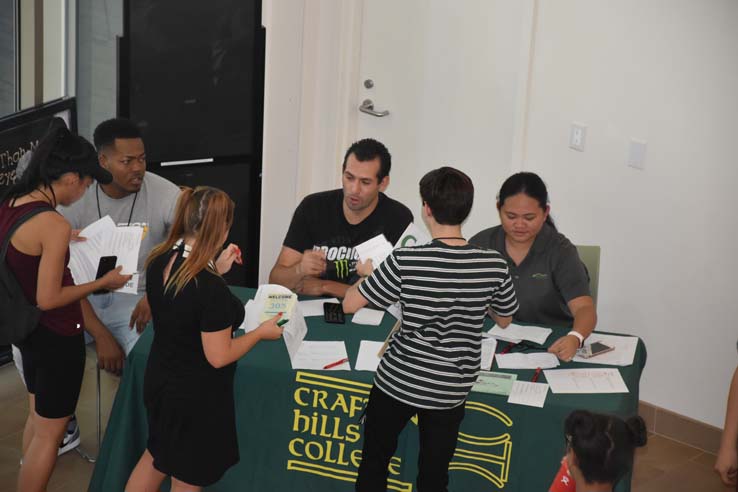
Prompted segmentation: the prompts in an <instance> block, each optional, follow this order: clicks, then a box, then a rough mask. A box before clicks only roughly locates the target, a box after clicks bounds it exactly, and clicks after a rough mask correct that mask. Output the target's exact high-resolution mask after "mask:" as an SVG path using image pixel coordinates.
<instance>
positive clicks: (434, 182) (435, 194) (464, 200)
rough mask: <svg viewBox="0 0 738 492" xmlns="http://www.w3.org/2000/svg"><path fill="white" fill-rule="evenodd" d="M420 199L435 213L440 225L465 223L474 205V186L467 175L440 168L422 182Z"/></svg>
mask: <svg viewBox="0 0 738 492" xmlns="http://www.w3.org/2000/svg"><path fill="white" fill-rule="evenodd" d="M420 198H421V199H422V200H423V202H424V203H427V204H428V206H429V207H430V209H431V211H432V212H433V218H434V219H435V220H436V222H438V223H439V224H443V225H458V224H461V223H462V222H464V220H466V218H467V217H468V216H469V212H471V208H472V204H473V203H474V184H473V183H472V180H471V179H470V178H469V176H467V175H466V174H464V173H462V172H461V171H459V170H458V169H454V168H453V167H448V166H446V167H439V168H438V169H434V170H433V171H431V172H429V173H428V174H426V175H425V176H423V179H421V180H420Z"/></svg>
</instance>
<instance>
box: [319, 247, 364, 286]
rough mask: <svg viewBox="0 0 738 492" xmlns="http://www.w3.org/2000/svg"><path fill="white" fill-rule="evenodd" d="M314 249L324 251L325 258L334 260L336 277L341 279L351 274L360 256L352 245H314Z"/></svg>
mask: <svg viewBox="0 0 738 492" xmlns="http://www.w3.org/2000/svg"><path fill="white" fill-rule="evenodd" d="M313 249H314V250H316V251H323V253H325V259H326V260H328V261H330V262H333V266H334V267H335V270H336V278H337V279H339V280H345V279H348V278H349V277H350V276H351V270H352V268H353V266H354V264H355V263H356V260H358V258H359V253H358V251H356V250H355V249H354V248H352V247H351V246H314V247H313Z"/></svg>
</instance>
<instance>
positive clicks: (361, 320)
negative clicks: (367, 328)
mask: <svg viewBox="0 0 738 492" xmlns="http://www.w3.org/2000/svg"><path fill="white" fill-rule="evenodd" d="M383 317H384V311H378V310H376V309H369V308H361V309H359V310H358V311H356V313H355V314H354V317H353V318H352V319H351V322H352V323H354V324H357V325H371V326H379V325H381V324H382V318H383Z"/></svg>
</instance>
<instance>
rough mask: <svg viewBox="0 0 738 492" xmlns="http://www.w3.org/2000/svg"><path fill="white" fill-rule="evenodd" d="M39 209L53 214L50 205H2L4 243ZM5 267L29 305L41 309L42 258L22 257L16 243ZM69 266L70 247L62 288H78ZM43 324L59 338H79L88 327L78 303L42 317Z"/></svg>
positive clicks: (0, 233)
mask: <svg viewBox="0 0 738 492" xmlns="http://www.w3.org/2000/svg"><path fill="white" fill-rule="evenodd" d="M36 208H48V209H49V210H53V208H51V207H50V206H49V204H48V203H46V202H42V201H37V202H29V203H25V204H23V205H18V206H17V207H10V202H9V201H5V202H4V203H3V204H2V205H0V241H4V240H5V237H6V235H7V234H8V231H9V230H10V229H11V227H13V225H14V224H15V223H16V222H17V221H18V219H20V218H21V216H23V215H25V214H26V212H29V211H31V210H33V209H36ZM5 263H6V264H7V265H8V269H9V270H10V271H11V272H12V273H13V275H15V278H16V279H17V280H18V283H19V284H20V286H21V289H22V290H23V293H24V294H25V295H26V299H28V302H30V303H31V304H33V305H37V304H38V303H37V302H36V287H37V286H38V267H39V263H41V257H40V256H31V255H27V254H25V253H21V252H20V251H18V250H17V249H15V248H14V247H13V244H12V243H10V244H8V252H7V253H6V255H5ZM68 263H69V248H68V247H67V254H66V257H65V258H64V273H63V275H62V286H67V285H74V279H72V272H70V271H69V267H68V266H67V265H68ZM39 324H41V325H43V326H44V327H46V328H48V329H49V330H51V331H53V332H55V333H57V334H59V335H63V336H72V335H78V334H80V333H82V329H83V327H84V323H83V321H82V307H81V306H80V303H79V301H74V302H72V303H70V304H67V305H66V306H61V307H58V308H55V309H50V310H48V311H44V312H43V313H42V314H41V319H40V320H39Z"/></svg>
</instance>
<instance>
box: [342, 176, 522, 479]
mask: <svg viewBox="0 0 738 492" xmlns="http://www.w3.org/2000/svg"><path fill="white" fill-rule="evenodd" d="M420 197H421V199H422V202H423V209H422V216H423V221H424V222H425V224H426V226H427V227H428V229H429V230H430V232H431V235H432V237H433V241H432V242H430V243H428V244H426V245H422V246H416V247H412V248H399V249H396V250H395V251H393V252H392V254H391V255H390V256H389V257H388V258H387V259H386V260H385V261H384V262H383V263H382V264H381V265H380V266H379V267H378V268H377V269H376V270H375V271H374V272H373V273H372V274H371V275H370V276H369V277H368V278H366V279H364V280H363V281H360V282H358V283H357V284H356V285H354V286H353V287H351V289H349V291H348V292H347V293H346V297H345V299H344V301H343V309H344V311H345V312H347V313H353V312H355V311H357V310H358V309H360V308H362V307H364V306H365V305H367V304H369V303H371V304H373V305H375V306H378V307H380V308H383V309H386V308H387V307H389V306H390V305H392V304H394V303H396V302H398V301H399V302H400V304H401V306H402V326H401V328H400V330H399V331H398V332H397V333H395V335H394V336H393V337H392V341H391V343H390V345H389V347H388V349H387V351H386V352H385V354H384V356H383V357H382V360H381V362H380V364H379V367H378V368H377V373H376V376H375V378H374V386H373V387H372V390H371V393H370V395H369V402H368V404H367V408H366V419H365V423H364V446H363V450H362V461H361V465H360V466H359V477H358V479H357V481H356V490H357V491H360V492H364V491H384V490H386V486H387V474H388V472H387V466H388V464H389V461H390V458H391V457H392V455H393V454H394V452H395V449H396V447H397V438H398V436H399V434H400V432H402V429H403V428H404V427H405V424H406V423H407V421H408V420H410V418H411V417H412V416H413V415H415V414H417V415H418V429H419V432H420V455H419V459H418V470H419V471H418V478H417V487H418V490H419V491H420V492H429V491H446V490H447V486H448V465H449V462H450V461H451V458H452V457H453V454H454V450H455V448H456V439H457V435H458V431H459V425H460V424H461V421H462V419H463V418H464V402H465V401H466V397H467V395H468V394H469V391H470V390H471V387H472V385H473V384H474V382H475V381H476V379H477V375H478V373H479V367H480V359H481V339H482V325H483V323H484V318H485V315H486V314H487V312H488V311H489V312H490V314H491V315H492V317H493V319H494V320H495V322H496V323H497V324H499V325H500V326H502V327H506V326H507V325H508V324H509V323H510V321H511V319H512V315H513V314H514V313H515V311H516V310H517V308H518V302H517V299H516V298H515V290H514V288H513V284H512V281H511V279H510V274H509V272H508V267H507V263H506V262H505V259H504V258H503V257H502V256H501V255H500V254H499V253H497V252H496V251H492V250H486V249H481V248H478V247H476V246H472V245H470V244H469V243H468V242H467V241H466V240H465V239H464V238H463V236H462V235H461V224H462V222H464V220H465V219H466V218H467V216H468V215H469V212H470V211H471V207H472V203H473V200H474V186H473V184H472V182H471V179H469V177H468V176H467V175H466V174H464V173H462V172H461V171H458V170H456V169H454V168H451V167H442V168H439V169H436V170H434V171H431V172H429V173H428V174H426V175H425V176H424V177H423V179H421V180H420Z"/></svg>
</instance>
